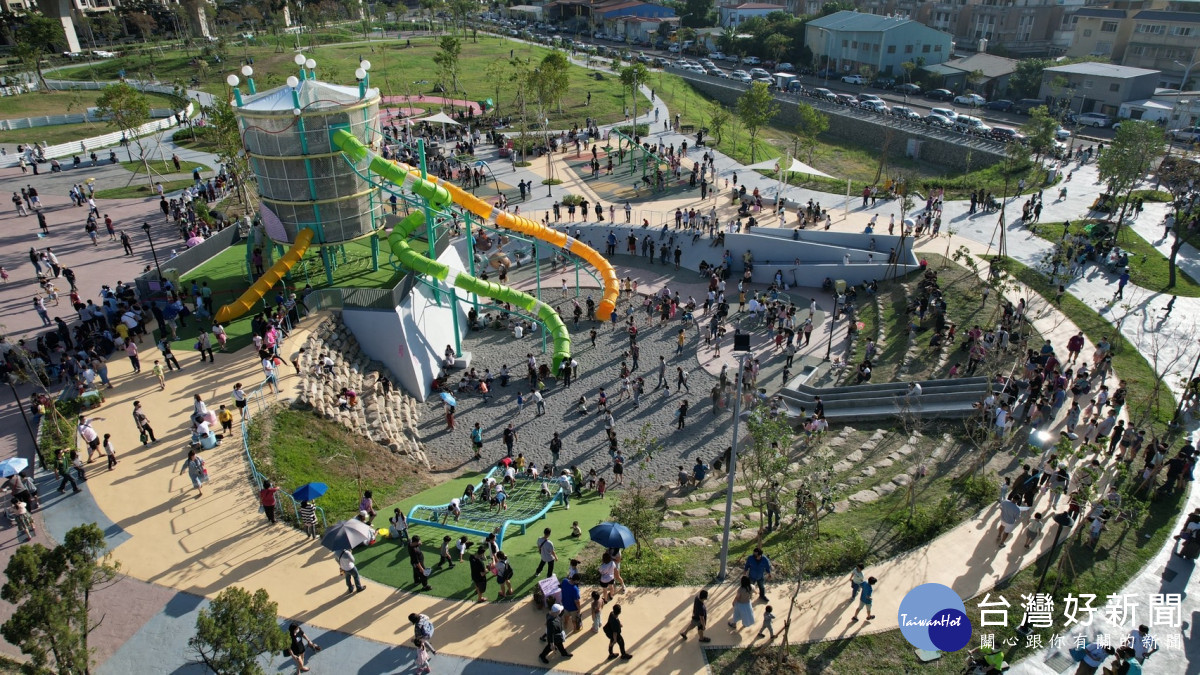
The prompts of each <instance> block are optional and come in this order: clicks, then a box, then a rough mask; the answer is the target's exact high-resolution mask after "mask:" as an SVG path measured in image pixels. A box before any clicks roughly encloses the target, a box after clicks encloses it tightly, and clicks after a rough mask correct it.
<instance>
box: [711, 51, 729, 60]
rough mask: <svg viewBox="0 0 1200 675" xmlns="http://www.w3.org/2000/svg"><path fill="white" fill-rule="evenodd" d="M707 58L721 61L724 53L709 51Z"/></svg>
mask: <svg viewBox="0 0 1200 675" xmlns="http://www.w3.org/2000/svg"><path fill="white" fill-rule="evenodd" d="M708 58H710V59H712V60H713V61H721V60H723V59H724V58H725V54H723V53H721V52H709V54H708Z"/></svg>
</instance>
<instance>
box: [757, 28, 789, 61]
mask: <svg viewBox="0 0 1200 675" xmlns="http://www.w3.org/2000/svg"><path fill="white" fill-rule="evenodd" d="M791 46H792V41H791V40H790V39H788V36H786V35H784V34H782V33H775V34H773V35H770V36H768V37H767V39H766V41H764V42H763V47H765V48H766V50H767V53H768V54H770V55H771V59H772V60H774V61H775V62H776V63H782V62H783V61H784V58H783V55H784V54H786V53H787V50H788V49H789V48H790V47H791Z"/></svg>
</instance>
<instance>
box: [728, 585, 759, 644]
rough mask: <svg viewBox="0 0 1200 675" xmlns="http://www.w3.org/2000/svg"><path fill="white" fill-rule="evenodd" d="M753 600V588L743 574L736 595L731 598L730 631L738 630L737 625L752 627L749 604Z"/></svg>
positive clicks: (752, 618)
mask: <svg viewBox="0 0 1200 675" xmlns="http://www.w3.org/2000/svg"><path fill="white" fill-rule="evenodd" d="M753 598H754V587H753V586H752V584H751V582H750V577H748V576H746V575H744V574H743V575H742V579H741V582H740V583H739V584H738V589H737V593H735V594H734V596H733V618H732V619H730V620H729V628H730V630H734V631H736V630H738V624H739V623H740V624H741V625H742V626H743V627H749V626H753V625H754V606H753V605H751V604H750V601H751V600H752V599H753Z"/></svg>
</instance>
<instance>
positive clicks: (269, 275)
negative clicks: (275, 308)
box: [213, 227, 314, 323]
mask: <svg viewBox="0 0 1200 675" xmlns="http://www.w3.org/2000/svg"><path fill="white" fill-rule="evenodd" d="M313 235H314V233H313V231H312V230H311V229H309V228H307V227H306V228H304V229H303V230H300V232H299V233H297V234H296V241H294V242H292V247H291V248H290V249H288V252H287V253H284V254H283V257H282V258H280V259H279V260H276V261H275V264H274V265H271V268H270V269H268V270H267V271H266V272H265V273H264V274H263V275H262V276H261V277H259V278H258V279H257V280H255V282H254V283H253V284H251V285H250V288H247V289H246V292H245V293H242V294H241V296H239V297H238V299H237V300H234V301H233V302H231V303H229V304H228V305H224V306H222V307H221V309H218V310H217V315H216V317H214V318H213V321H216V322H217V323H225V322H227V321H233V320H234V319H236V318H238V317H240V316H242V315H243V314H245V313H246V312H249V311H250V310H251V309H254V306H255V305H257V304H258V301H259V300H261V299H262V297H263V296H264V295H266V294H267V293H269V292H270V291H271V289H272V288H273V287H274V286H275V284H277V283H279V281H280V279H283V275H285V274H287V271H288V270H290V269H292V267H294V266H295V265H296V263H298V262H300V259H301V258H303V257H304V253H305V252H306V251H308V246H309V244H312V239H313Z"/></svg>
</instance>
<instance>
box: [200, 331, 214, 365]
mask: <svg viewBox="0 0 1200 675" xmlns="http://www.w3.org/2000/svg"><path fill="white" fill-rule="evenodd" d="M196 351H198V352H200V363H204V355H205V354H207V355H208V362H209V363H216V361H215V360H214V359H213V350H212V338H210V337H209V336H208V331H206V330H201V331H200V335H199V336H198V337H197V338H196Z"/></svg>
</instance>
